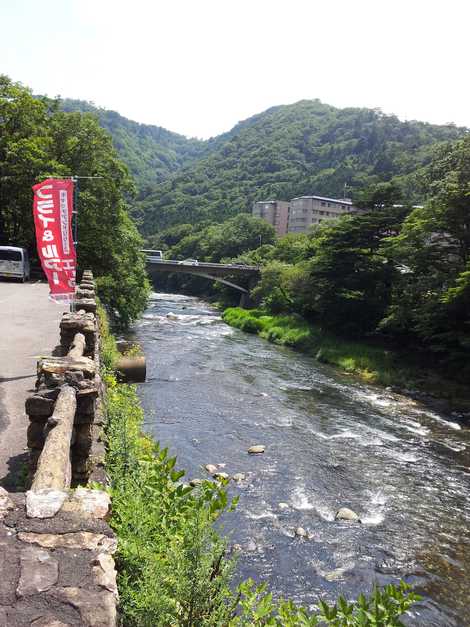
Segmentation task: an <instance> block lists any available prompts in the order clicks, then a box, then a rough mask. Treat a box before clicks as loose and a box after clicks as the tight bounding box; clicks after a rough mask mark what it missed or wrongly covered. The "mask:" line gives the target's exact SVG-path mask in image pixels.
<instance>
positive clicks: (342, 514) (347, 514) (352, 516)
mask: <svg viewBox="0 0 470 627" xmlns="http://www.w3.org/2000/svg"><path fill="white" fill-rule="evenodd" d="M335 520H349V521H351V522H361V521H360V519H359V516H358V515H357V514H356V512H353V510H352V509H349V508H348V507H341V508H340V509H339V510H338V511H337V512H336V514H335Z"/></svg>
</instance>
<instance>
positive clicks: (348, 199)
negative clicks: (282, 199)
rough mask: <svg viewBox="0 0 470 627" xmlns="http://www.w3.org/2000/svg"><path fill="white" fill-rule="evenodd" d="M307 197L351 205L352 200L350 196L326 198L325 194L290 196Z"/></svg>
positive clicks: (299, 198)
mask: <svg viewBox="0 0 470 627" xmlns="http://www.w3.org/2000/svg"><path fill="white" fill-rule="evenodd" d="M307 198H314V199H315V200H326V201H328V202H337V203H340V204H342V205H352V204H353V203H352V200H351V199H350V198H327V197H326V196H297V197H296V198H292V200H291V202H292V201H293V200H302V199H307Z"/></svg>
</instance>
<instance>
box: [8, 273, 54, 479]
mask: <svg viewBox="0 0 470 627" xmlns="http://www.w3.org/2000/svg"><path fill="white" fill-rule="evenodd" d="M48 294H49V287H48V285H47V284H46V283H40V282H32V283H24V284H23V283H13V282H6V281H4V280H1V279H0V485H1V486H3V487H4V488H6V489H7V490H9V491H15V490H19V489H21V487H22V485H21V482H22V477H23V475H24V472H25V469H26V465H25V464H26V462H27V457H28V456H27V447H26V431H27V428H28V424H29V421H28V420H27V418H26V415H25V411H24V404H25V400H26V397H27V396H28V394H29V393H30V392H31V391H32V390H33V388H34V384H35V382H36V361H37V358H38V356H39V355H50V354H51V352H52V350H53V348H54V347H55V345H56V344H58V342H59V338H58V328H59V320H60V317H61V315H62V312H63V311H65V308H64V305H56V304H55V303H53V302H52V301H50V300H49V299H48Z"/></svg>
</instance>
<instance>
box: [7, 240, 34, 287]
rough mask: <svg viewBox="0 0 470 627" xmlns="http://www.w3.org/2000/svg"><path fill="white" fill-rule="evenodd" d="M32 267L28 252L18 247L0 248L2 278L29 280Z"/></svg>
mask: <svg viewBox="0 0 470 627" xmlns="http://www.w3.org/2000/svg"><path fill="white" fill-rule="evenodd" d="M29 274H30V266H29V257H28V251H27V250H26V248H18V247H17V246H0V277H3V276H4V277H13V278H17V279H21V281H23V283H24V282H25V281H27V280H28V279H29Z"/></svg>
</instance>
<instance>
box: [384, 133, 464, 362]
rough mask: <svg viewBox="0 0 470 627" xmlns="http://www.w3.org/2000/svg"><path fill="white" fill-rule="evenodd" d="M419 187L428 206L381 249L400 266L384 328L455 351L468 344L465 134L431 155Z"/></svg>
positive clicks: (418, 212)
mask: <svg viewBox="0 0 470 627" xmlns="http://www.w3.org/2000/svg"><path fill="white" fill-rule="evenodd" d="M424 184H425V185H427V187H428V189H429V190H430V198H429V200H428V202H427V203H426V204H425V205H424V206H423V207H417V208H415V209H414V210H413V211H412V212H411V214H410V215H409V216H408V218H407V219H406V220H405V222H404V225H403V229H402V231H401V233H400V235H399V236H398V237H395V238H391V239H390V240H389V241H388V243H387V244H386V246H385V247H384V250H385V252H386V254H388V255H390V256H393V257H394V258H395V259H397V260H399V261H400V263H401V264H402V267H403V268H405V271H404V272H402V274H401V276H400V277H399V280H398V281H397V282H396V285H395V287H394V297H393V302H392V304H391V307H390V310H389V315H388V317H387V319H386V320H385V322H384V326H386V327H388V328H390V329H392V330H399V331H402V332H404V331H408V332H410V331H411V332H413V333H415V334H417V335H418V337H419V338H421V340H424V341H425V342H426V343H427V344H428V346H431V347H433V348H434V349H436V350H440V351H445V352H447V351H449V350H450V351H452V352H454V353H455V352H459V351H462V350H466V349H468V347H469V344H470V338H469V322H470V319H469V314H470V308H469V305H470V288H469V263H470V136H468V137H466V138H465V139H463V140H461V141H458V142H456V143H455V144H453V145H452V144H449V145H447V146H445V147H443V148H441V149H439V150H438V151H437V152H436V155H435V158H434V160H433V161H432V163H431V164H430V165H429V167H428V168H427V170H426V171H425V174H424Z"/></svg>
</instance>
